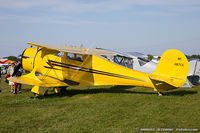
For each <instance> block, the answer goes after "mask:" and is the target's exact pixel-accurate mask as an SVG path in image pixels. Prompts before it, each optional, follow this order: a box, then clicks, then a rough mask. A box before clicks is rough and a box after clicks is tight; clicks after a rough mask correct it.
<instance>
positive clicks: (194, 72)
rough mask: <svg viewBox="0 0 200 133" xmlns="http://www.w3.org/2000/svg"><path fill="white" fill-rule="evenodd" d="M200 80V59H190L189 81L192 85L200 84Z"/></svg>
mask: <svg viewBox="0 0 200 133" xmlns="http://www.w3.org/2000/svg"><path fill="white" fill-rule="evenodd" d="M199 78H200V59H190V60H189V73H188V79H189V80H190V82H192V84H197V83H199V81H200V80H199Z"/></svg>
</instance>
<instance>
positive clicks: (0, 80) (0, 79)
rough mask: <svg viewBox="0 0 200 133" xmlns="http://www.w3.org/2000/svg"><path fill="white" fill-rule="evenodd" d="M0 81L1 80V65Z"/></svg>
mask: <svg viewBox="0 0 200 133" xmlns="http://www.w3.org/2000/svg"><path fill="white" fill-rule="evenodd" d="M0 81H1V67H0Z"/></svg>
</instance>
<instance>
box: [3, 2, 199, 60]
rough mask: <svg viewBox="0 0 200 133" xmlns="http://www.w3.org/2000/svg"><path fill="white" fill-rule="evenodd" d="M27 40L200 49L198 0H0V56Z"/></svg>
mask: <svg viewBox="0 0 200 133" xmlns="http://www.w3.org/2000/svg"><path fill="white" fill-rule="evenodd" d="M27 42H37V43H47V44H59V45H60V44H63V45H72V46H80V45H83V46H84V47H86V48H96V47H101V48H106V49H111V50H115V51H119V52H136V51H137V52H141V53H144V54H153V55H161V54H162V53H163V52H164V51H166V50H167V49H178V50H180V51H182V52H183V53H184V54H187V55H191V54H200V0H0V58H1V57H5V56H11V55H12V56H18V55H20V54H21V53H22V52H23V50H24V49H25V48H27V47H29V45H28V44H27Z"/></svg>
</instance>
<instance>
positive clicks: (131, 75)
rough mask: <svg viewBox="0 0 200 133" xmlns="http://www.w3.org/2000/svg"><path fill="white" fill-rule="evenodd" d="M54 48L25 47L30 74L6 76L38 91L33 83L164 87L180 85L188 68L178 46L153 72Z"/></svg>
mask: <svg viewBox="0 0 200 133" xmlns="http://www.w3.org/2000/svg"><path fill="white" fill-rule="evenodd" d="M58 52H59V51H58V50H52V49H48V48H43V47H42V48H40V49H37V48H27V49H26V50H25V52H24V54H23V56H24V57H26V58H23V59H22V65H23V68H24V69H25V70H27V71H31V73H30V74H28V75H25V76H22V77H18V78H10V79H9V80H11V81H14V82H19V83H23V84H29V85H34V87H33V89H32V90H33V91H34V92H35V93H40V92H39V90H40V89H38V87H37V86H43V87H59V86H71V85H78V86H96V85H131V86H144V87H151V88H154V90H155V91H166V90H170V89H175V88H178V87H181V86H182V85H183V84H184V83H185V81H186V77H187V74H188V71H189V64H188V61H187V58H186V57H185V55H184V54H183V53H181V52H180V51H178V50H175V49H171V50H167V51H166V52H165V53H164V54H163V55H162V57H161V60H160V62H159V64H158V66H157V68H156V70H155V72H154V73H153V74H147V73H143V72H139V71H135V70H133V69H130V68H126V67H124V66H120V65H118V64H115V63H112V62H110V61H108V60H105V59H104V58H102V57H98V56H95V55H81V56H82V58H83V61H77V60H72V59H68V57H67V54H68V53H64V57H62V58H61V57H58V56H55V55H54V54H56V53H58ZM35 73H40V74H42V76H35Z"/></svg>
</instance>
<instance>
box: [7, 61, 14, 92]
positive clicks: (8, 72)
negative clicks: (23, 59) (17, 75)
mask: <svg viewBox="0 0 200 133" xmlns="http://www.w3.org/2000/svg"><path fill="white" fill-rule="evenodd" d="M14 67H15V64H14V63H11V64H10V66H9V67H8V71H7V75H10V77H12V74H13V73H14ZM9 85H10V91H11V93H14V82H12V81H9Z"/></svg>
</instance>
